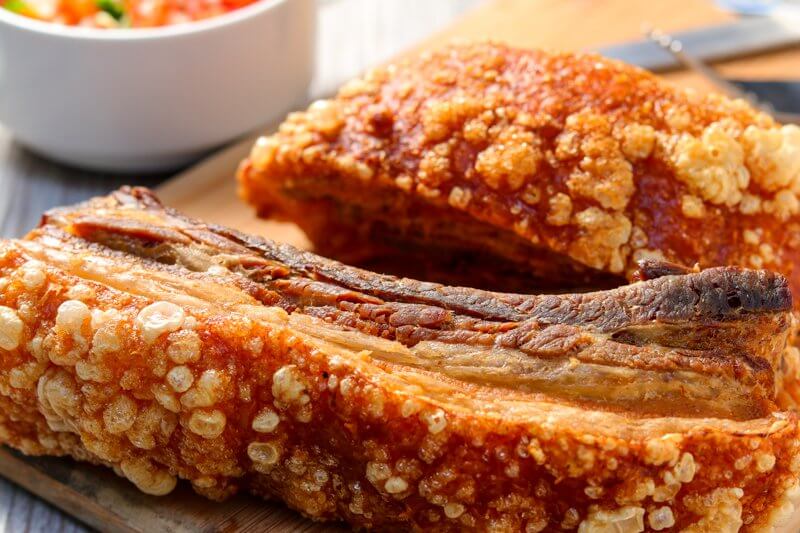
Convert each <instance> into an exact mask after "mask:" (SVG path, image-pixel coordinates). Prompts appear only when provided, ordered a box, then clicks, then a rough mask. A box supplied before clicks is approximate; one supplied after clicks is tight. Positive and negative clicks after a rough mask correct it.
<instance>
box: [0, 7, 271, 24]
mask: <svg viewBox="0 0 800 533" xmlns="http://www.w3.org/2000/svg"><path fill="white" fill-rule="evenodd" d="M256 1H258V0H0V3H2V6H3V8H5V9H6V10H7V11H11V12H13V13H16V14H18V15H22V16H25V17H29V18H33V19H37V20H41V21H45V22H53V23H56V24H64V25H67V26H83V27H90V28H106V29H111V28H154V27H159V26H169V25H172V24H182V23H186V22H194V21H198V20H204V19H209V18H212V17H216V16H219V15H224V14H226V13H230V12H231V11H235V10H237V9H239V8H241V7H244V6H246V5H250V4H252V3H254V2H256Z"/></svg>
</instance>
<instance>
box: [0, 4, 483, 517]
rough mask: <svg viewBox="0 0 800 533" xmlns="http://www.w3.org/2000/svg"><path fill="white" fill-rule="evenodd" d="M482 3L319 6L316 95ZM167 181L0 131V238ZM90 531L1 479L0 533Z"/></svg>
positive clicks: (21, 232)
mask: <svg viewBox="0 0 800 533" xmlns="http://www.w3.org/2000/svg"><path fill="white" fill-rule="evenodd" d="M479 1H480V0H435V1H431V0H319V2H320V5H319V7H320V9H319V28H318V31H319V34H318V46H317V58H318V66H317V73H316V76H315V81H314V84H313V86H312V88H311V94H312V95H320V94H326V93H329V92H330V91H332V90H333V89H334V88H335V87H336V86H338V85H339V84H340V83H341V82H342V81H344V80H346V79H348V78H350V77H352V76H354V75H356V74H358V73H359V72H360V71H362V70H363V69H365V68H366V67H368V66H370V65H374V64H377V63H379V62H381V61H384V60H386V59H388V58H390V57H392V56H393V55H395V54H397V53H398V52H400V51H401V50H403V49H404V48H406V47H409V46H411V45H412V44H414V43H415V42H416V41H418V40H420V39H421V38H423V37H425V36H426V35H428V34H430V33H431V32H433V31H436V30H437V29H439V28H441V27H443V26H445V25H446V24H448V23H449V22H450V21H451V20H452V19H453V18H455V17H457V16H458V15H459V14H460V13H462V12H463V11H465V10H466V9H469V8H470V7H472V6H474V5H475V4H477V3H479ZM168 177H169V176H167V175H158V176H138V175H137V176H121V175H110V174H100V173H92V172H86V171H82V170H79V169H73V168H67V167H64V166H61V165H57V164H55V163H51V162H49V161H47V160H45V159H43V158H41V157H39V156H37V155H34V154H32V153H30V152H28V151H27V150H25V148H23V147H21V146H20V145H18V144H17V143H15V142H14V140H13V138H12V137H11V135H10V134H9V133H8V132H7V131H6V130H4V129H2V127H0V237H18V236H21V235H23V234H24V233H25V232H26V231H27V230H29V229H30V228H32V227H34V226H35V225H36V224H37V223H38V221H39V217H40V216H41V214H42V212H43V211H44V210H46V209H48V208H50V207H53V206H56V205H61V204H68V203H73V202H77V201H80V200H83V199H85V198H88V197H91V196H95V195H98V194H105V193H106V192H108V191H111V190H113V189H115V188H117V187H119V186H120V185H124V184H136V185H145V186H149V187H155V186H157V185H158V184H159V183H160V182H162V181H163V180H164V179H166V178H168ZM5 531H11V532H18V531H37V532H38V531H47V532H57V531H64V532H73V531H86V528H85V526H83V525H81V524H80V523H79V522H77V521H75V520H74V519H72V518H71V517H69V516H67V515H65V514H63V513H61V512H60V511H58V510H56V509H54V508H53V507H51V506H50V505H48V504H47V503H45V502H43V501H41V500H39V499H37V498H36V497H35V496H32V495H31V494H29V493H28V492H26V491H24V490H22V489H20V488H18V487H16V486H15V485H12V484H10V483H8V482H7V481H5V480H3V479H2V478H0V533H2V532H5Z"/></svg>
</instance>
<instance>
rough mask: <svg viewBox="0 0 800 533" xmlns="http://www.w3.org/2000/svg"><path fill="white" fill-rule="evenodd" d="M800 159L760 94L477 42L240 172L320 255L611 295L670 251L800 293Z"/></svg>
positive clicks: (790, 129)
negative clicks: (706, 90) (765, 274)
mask: <svg viewBox="0 0 800 533" xmlns="http://www.w3.org/2000/svg"><path fill="white" fill-rule="evenodd" d="M798 153H800V128H798V127H797V126H794V125H787V126H781V125H779V124H776V123H775V122H774V121H773V120H772V119H771V118H770V117H769V116H767V115H765V114H763V113H759V112H757V111H755V110H754V109H753V108H751V107H750V106H749V105H747V104H746V103H745V102H742V101H733V100H729V99H726V98H724V97H721V96H718V95H700V94H697V93H695V92H692V91H689V90H686V89H681V88H678V87H675V86H673V85H671V84H669V83H667V82H665V81H663V80H661V79H659V78H657V77H656V76H654V75H652V74H650V73H647V72H645V71H642V70H640V69H637V68H635V67H631V66H629V65H625V64H623V63H620V62H617V61H612V60H608V59H604V58H602V57H599V56H597V55H593V54H571V53H547V52H542V51H531V50H520V49H514V48H509V47H507V46H503V45H499V44H492V43H477V44H476V43H470V44H461V45H455V46H450V47H447V48H444V49H441V50H438V51H433V52H424V53H422V54H420V55H419V56H417V57H412V58H410V59H406V60H403V61H401V62H399V63H397V64H392V65H389V66H386V67H381V68H378V69H375V70H373V71H371V72H369V73H368V74H366V75H365V76H364V77H362V78H360V79H357V80H354V81H353V82H351V83H348V84H347V85H345V86H344V87H343V88H342V89H341V90H340V91H339V94H338V95H337V96H336V97H335V98H332V99H330V100H323V101H319V102H316V103H315V104H313V105H312V106H311V107H310V108H309V109H308V110H307V111H305V112H301V113H293V114H291V115H290V116H289V117H288V118H287V120H286V121H285V122H284V123H283V124H282V125H281V126H280V128H279V130H278V132H277V133H275V134H274V135H271V136H268V137H264V138H262V139H260V140H259V141H258V142H257V143H256V145H255V146H254V147H253V150H252V153H251V155H250V157H248V158H247V159H246V160H245V161H243V162H242V164H241V167H240V170H239V181H240V191H241V194H242V196H243V198H244V199H245V200H246V201H247V202H249V203H250V204H252V205H253V206H254V207H255V208H256V209H257V211H258V213H259V214H260V215H264V216H273V217H279V218H284V219H289V220H292V221H294V222H296V223H297V224H299V225H300V227H302V228H303V229H304V230H305V231H306V232H307V233H308V235H309V237H310V238H311V240H312V241H313V242H314V244H315V249H316V250H317V251H318V252H319V253H321V254H322V255H326V256H329V257H334V258H337V259H340V260H342V261H345V262H348V263H351V264H366V265H370V266H373V267H375V268H381V269H383V270H386V271H390V272H400V273H403V274H406V273H407V272H412V273H413V274H414V275H421V276H424V277H425V278H424V279H429V280H434V279H438V280H444V281H446V282H452V281H456V282H458V283H463V282H464V281H467V282H468V283H469V284H470V285H472V286H483V287H486V286H488V287H491V288H493V289H495V290H498V289H500V288H505V289H506V290H512V291H516V290H519V289H520V288H524V289H526V290H539V291H541V290H542V289H545V290H548V288H549V290H559V291H560V290H563V289H564V288H565V287H577V288H585V287H605V288H607V287H610V286H614V285H618V284H619V283H620V282H621V280H622V279H623V278H624V277H627V278H628V279H631V278H632V276H633V273H634V272H635V270H636V268H637V264H638V261H639V260H641V259H644V258H658V259H666V260H669V261H674V262H677V263H681V264H686V265H693V264H695V263H699V264H700V266H701V267H704V268H706V267H710V266H719V265H738V266H743V267H749V268H756V269H759V268H768V269H771V270H776V271H778V272H781V273H783V274H784V275H786V276H787V278H788V279H789V283H790V285H791V287H792V289H793V290H794V291H796V293H797V291H798V290H800V272H798V270H797V268H796V266H797V264H798V261H800V259H799V258H800V250H798V244H799V243H800V240H798V237H797V236H798V235H800V224H799V222H800V216H799V215H800V202H799V201H798V198H797V195H798V194H800V166H798V165H799V163H798V161H800V159H798V156H797V154H798ZM414 248H418V249H419V251H418V253H417V257H419V258H421V260H419V259H416V258H415V260H414V261H396V260H390V261H383V260H381V258H383V257H385V256H390V257H391V256H393V255H394V256H397V255H400V256H408V254H409V253H411V251H412V250H413V249H414ZM398 250H399V252H398ZM409 267H412V268H413V270H409ZM497 273H499V274H500V275H493V274H497ZM798 294H800V293H798Z"/></svg>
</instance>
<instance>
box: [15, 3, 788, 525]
mask: <svg viewBox="0 0 800 533" xmlns="http://www.w3.org/2000/svg"><path fill="white" fill-rule="evenodd" d="M731 19H732V17H731V16H730V15H727V14H725V13H723V12H721V11H718V10H717V9H716V8H715V7H714V6H713V4H712V2H710V1H698V0H665V1H647V2H644V1H639V0H632V1H624V0H593V1H591V2H590V1H586V0H492V1H489V2H487V3H486V4H484V5H483V6H481V7H480V8H478V9H477V10H475V11H473V12H472V13H470V14H468V15H467V16H465V17H464V18H462V19H461V20H460V21H458V22H456V23H455V24H454V25H453V26H451V27H450V28H448V29H446V30H445V31H444V32H442V33H440V34H438V35H435V36H434V37H432V38H430V39H428V40H427V41H425V42H423V43H420V44H419V45H418V46H415V48H422V47H427V46H436V45H440V44H442V43H444V42H447V41H449V40H451V39H454V38H461V39H483V38H491V39H495V40H502V41H506V42H509V43H510V44H513V45H518V46H524V47H544V48H557V49H563V50H580V49H587V48H593V47H596V46H600V45H604V44H611V43H615V42H620V41H626V40H629V39H636V38H639V36H640V29H641V27H642V24H643V23H646V22H649V23H652V24H656V25H658V26H659V27H661V28H662V29H663V30H665V31H676V30H681V29H688V28H692V27H698V26H704V25H707V24H712V23H719V22H724V21H727V20H731ZM721 69H722V70H723V71H724V72H725V73H727V74H731V75H743V76H746V77H770V76H775V77H781V76H784V75H786V73H789V72H795V73H797V72H800V51H798V50H794V51H784V52H781V53H774V54H770V55H768V56H760V57H758V58H751V59H742V60H738V61H734V62H730V63H727V64H725V65H722V66H721ZM669 77H670V78H671V79H673V80H674V81H676V82H677V83H681V84H686V85H691V86H694V87H697V88H699V89H701V90H707V89H708V88H709V87H708V85H706V84H705V82H704V81H703V80H701V79H698V78H697V77H695V76H693V75H692V74H689V73H674V74H671V75H670V76H669ZM253 139H254V137H251V138H247V139H244V140H243V141H241V142H239V143H236V144H234V145H232V146H230V147H229V148H227V149H225V150H223V151H221V152H219V153H217V154H216V155H214V156H212V157H210V158H208V159H207V160H205V161H203V162H201V163H200V164H199V165H197V166H196V167H194V168H192V169H190V170H188V171H187V172H184V173H183V174H181V175H179V176H177V177H176V178H174V179H173V180H171V181H169V182H168V183H166V184H165V185H163V186H162V187H161V188H160V191H159V192H160V196H161V198H162V199H163V200H164V201H165V202H166V203H167V204H169V205H172V206H174V207H177V208H179V209H181V210H182V211H184V212H187V213H188V214H190V215H193V216H197V217H200V218H203V219H205V220H209V221H213V222H218V223H221V224H226V225H229V226H233V227H236V228H238V229H241V230H243V231H246V232H250V233H256V234H261V235H265V236H268V237H270V238H272V239H276V240H281V241H285V242H289V243H292V244H295V245H298V246H306V245H307V244H308V243H307V240H306V239H305V237H304V236H303V234H302V233H301V232H300V231H299V230H298V229H297V228H296V227H295V226H293V225H292V224H284V223H277V222H267V221H262V220H258V219H256V218H255V217H254V216H253V214H252V212H251V210H250V209H249V208H247V207H245V206H243V205H242V204H241V203H240V202H239V201H238V199H237V198H236V194H235V182H234V179H233V175H234V171H235V169H236V165H237V163H238V162H239V161H240V160H241V158H242V157H243V156H244V155H245V154H246V153H247V152H248V150H249V148H250V145H251V144H252V141H253ZM0 475H2V476H4V477H6V478H8V479H11V480H12V481H14V482H16V483H18V484H19V485H21V486H23V487H24V488H26V489H27V490H29V491H31V492H33V493H35V494H37V495H39V496H40V497H42V498H44V499H45V500H47V501H49V502H50V503H52V504H54V505H56V506H57V507H59V508H61V509H63V510H64V511H66V512H67V513H70V514H72V515H74V516H75V517H77V518H78V519H80V520H82V521H83V522H85V523H87V524H89V525H91V526H93V527H95V528H97V529H101V530H103V531H120V532H132V531H137V532H151V531H175V532H189V531H337V530H341V529H342V528H339V527H337V526H325V525H319V524H314V523H312V522H310V521H307V520H305V519H303V518H302V517H300V516H299V515H297V514H295V513H293V512H291V511H289V510H287V509H286V508H284V507H283V506H281V505H280V504H279V503H268V502H262V501H256V500H254V499H251V498H249V497H246V496H241V497H236V498H233V499H232V500H230V501H228V502H225V503H221V504H211V503H209V502H208V501H206V500H204V499H202V498H200V497H199V496H196V495H195V494H193V493H192V492H191V490H190V489H189V488H188V487H187V486H186V485H185V484H183V485H179V488H178V489H176V491H175V492H174V493H173V494H171V495H170V496H169V497H165V498H155V497H152V496H147V495H144V494H141V493H139V492H138V491H137V490H135V489H134V488H133V486H132V485H131V484H129V483H128V482H126V481H124V480H122V479H120V478H118V477H117V476H115V475H114V474H113V473H111V472H110V471H108V470H107V469H103V468H98V467H91V466H86V465H78V464H76V463H74V462H72V461H69V460H65V459H55V458H25V457H22V456H20V455H19V454H17V453H16V452H13V451H9V450H6V449H0ZM798 530H800V515H797V516H796V517H795V518H794V519H793V520H792V524H791V525H788V526H786V527H785V528H784V529H783V531H785V532H786V533H788V532H796V531H798Z"/></svg>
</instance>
